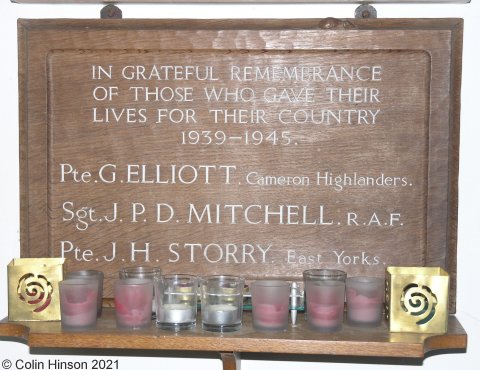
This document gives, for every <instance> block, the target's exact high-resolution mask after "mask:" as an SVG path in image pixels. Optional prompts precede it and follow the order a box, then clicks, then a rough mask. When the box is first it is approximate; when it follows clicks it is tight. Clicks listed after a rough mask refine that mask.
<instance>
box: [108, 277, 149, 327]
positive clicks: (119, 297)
mask: <svg viewBox="0 0 480 370" xmlns="http://www.w3.org/2000/svg"><path fill="white" fill-rule="evenodd" d="M152 298H153V282H152V281H151V280H150V279H120V280H117V281H116V282H115V314H116V319H117V325H118V326H119V327H122V328H130V329H138V328H143V327H146V326H149V325H150V322H151V319H152Z"/></svg>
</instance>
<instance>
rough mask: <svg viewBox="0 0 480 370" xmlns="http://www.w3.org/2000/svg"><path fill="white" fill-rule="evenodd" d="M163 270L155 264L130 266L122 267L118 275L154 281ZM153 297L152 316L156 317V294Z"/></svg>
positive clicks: (123, 277)
mask: <svg viewBox="0 0 480 370" xmlns="http://www.w3.org/2000/svg"><path fill="white" fill-rule="evenodd" d="M161 275H162V270H161V269H160V267H154V266H128V267H122V268H121V269H120V270H119V271H118V276H119V278H120V279H150V280H151V281H152V283H153V278H154V277H155V276H157V277H158V276H161ZM153 297H154V298H153V299H152V316H153V317H155V312H156V309H155V307H156V303H155V294H153Z"/></svg>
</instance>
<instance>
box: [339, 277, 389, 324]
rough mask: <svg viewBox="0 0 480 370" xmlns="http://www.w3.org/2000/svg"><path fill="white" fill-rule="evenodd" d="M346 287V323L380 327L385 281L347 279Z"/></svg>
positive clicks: (370, 278)
mask: <svg viewBox="0 0 480 370" xmlns="http://www.w3.org/2000/svg"><path fill="white" fill-rule="evenodd" d="M346 286H347V291H346V295H347V320H348V322H349V323H351V324H354V325H368V326H376V325H380V322H381V320H382V314H383V302H384V300H385V279H381V278H376V277H366V276H358V277H349V278H348V279H347V284H346Z"/></svg>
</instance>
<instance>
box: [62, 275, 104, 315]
mask: <svg viewBox="0 0 480 370" xmlns="http://www.w3.org/2000/svg"><path fill="white" fill-rule="evenodd" d="M66 279H94V280H97V282H98V294H97V317H100V316H101V315H102V303H103V302H102V301H103V272H101V271H98V270H78V271H69V272H67V275H66Z"/></svg>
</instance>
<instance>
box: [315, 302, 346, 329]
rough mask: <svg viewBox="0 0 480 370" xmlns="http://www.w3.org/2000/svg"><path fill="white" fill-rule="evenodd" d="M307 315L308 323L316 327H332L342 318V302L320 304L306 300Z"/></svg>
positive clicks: (336, 325) (338, 324) (338, 323)
mask: <svg viewBox="0 0 480 370" xmlns="http://www.w3.org/2000/svg"><path fill="white" fill-rule="evenodd" d="M307 315H308V321H309V322H310V324H312V325H313V326H315V327H317V328H320V329H322V328H324V329H334V328H336V327H338V326H340V325H341V323H342V320H343V302H342V304H321V303H315V302H309V301H307Z"/></svg>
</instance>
